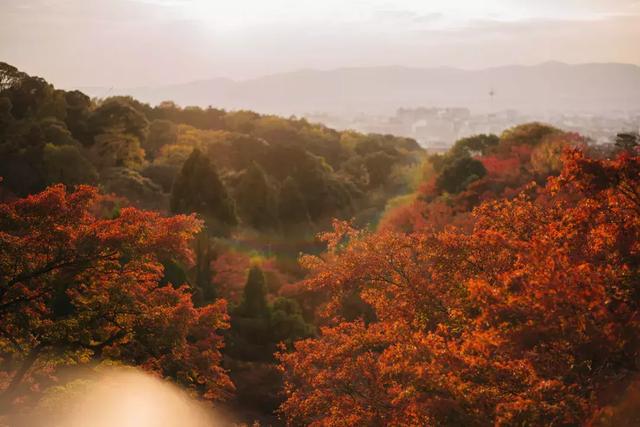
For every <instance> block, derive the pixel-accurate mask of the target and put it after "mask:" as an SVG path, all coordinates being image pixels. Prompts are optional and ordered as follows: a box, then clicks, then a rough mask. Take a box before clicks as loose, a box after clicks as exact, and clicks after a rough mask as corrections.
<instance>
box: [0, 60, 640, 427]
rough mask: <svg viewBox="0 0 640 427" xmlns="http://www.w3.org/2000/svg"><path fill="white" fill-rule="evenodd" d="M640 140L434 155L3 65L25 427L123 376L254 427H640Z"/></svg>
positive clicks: (10, 359) (16, 353)
mask: <svg viewBox="0 0 640 427" xmlns="http://www.w3.org/2000/svg"><path fill="white" fill-rule="evenodd" d="M639 142H640V140H639V138H638V135H636V134H628V133H627V134H620V135H619V137H618V140H617V143H616V145H615V146H614V147H608V148H603V147H597V146H593V145H590V144H589V141H587V140H585V139H584V138H582V137H581V136H580V135H577V134H573V133H567V132H564V131H562V130H559V129H556V128H553V127H550V126H547V125H544V124H540V123H531V124H526V125H521V126H518V127H515V128H512V129H510V130H508V131H506V132H504V133H503V134H502V135H477V136H473V137H470V138H465V139H462V140H460V141H458V142H457V143H456V144H455V145H454V146H453V147H452V148H451V149H450V150H449V151H448V152H446V153H442V154H428V153H426V152H425V151H424V150H422V149H421V148H420V147H419V145H418V144H417V143H416V142H415V141H413V140H411V139H406V138H399V137H394V136H390V135H374V134H371V135H364V134H360V133H356V132H351V131H343V132H338V131H335V130H332V129H329V128H327V127H325V126H322V125H318V124H312V123H308V122H307V121H306V120H304V119H298V118H295V117H291V118H280V117H276V116H267V115H259V114H256V113H253V112H250V111H233V112H227V111H224V110H218V109H215V108H208V109H201V108H196V107H186V108H182V107H178V106H177V105H175V104H173V103H171V102H165V103H162V104H160V105H158V106H155V107H152V106H149V105H147V104H143V103H140V102H137V101H136V100H134V99H131V98H123V97H114V98H108V99H89V98H88V97H87V96H85V95H84V94H82V93H80V92H78V91H63V90H57V89H55V88H54V87H53V86H52V85H50V84H48V83H47V82H46V81H45V80H43V79H41V78H38V77H33V76H29V75H27V74H25V73H22V72H20V71H19V70H17V69H16V68H14V67H12V66H10V65H8V64H0V177H2V181H1V182H0V202H1V204H0V409H2V412H3V413H2V414H0V420H2V419H3V417H4V420H8V421H7V422H10V423H13V424H14V425H21V424H20V423H21V422H22V423H23V424H22V425H28V424H24V423H25V422H26V421H24V420H23V419H22V418H21V416H22V415H23V414H24V413H27V412H28V411H29V410H30V409H31V408H34V407H38V406H42V405H46V404H47V403H48V402H49V403H50V402H51V401H54V402H56V401H57V400H56V396H59V395H64V394H66V393H78V392H79V390H80V391H81V390H82V387H83V382H82V381H80V380H79V379H78V378H79V376H82V375H84V374H85V373H86V372H90V371H95V370H99V369H101V367H103V366H107V365H111V364H123V365H132V366H136V367H140V368H141V369H144V370H147V371H150V372H154V373H156V374H157V375H159V376H160V377H162V378H165V379H167V380H170V381H172V382H174V383H177V384H179V385H180V386H182V387H183V388H185V389H187V390H189V392H190V393H192V394H193V395H194V396H197V397H199V398H201V399H203V400H208V401H211V405H214V406H216V407H224V408H226V409H227V410H229V411H232V412H235V413H237V417H236V418H237V420H238V421H241V422H247V423H251V422H253V421H254V420H258V421H260V422H261V423H263V424H264V425H280V424H287V425H292V426H298V425H316V426H325V425H330V426H362V425H371V426H382V425H397V426H424V425H444V426H462V425H464V426H475V425H477V426H489V425H501V426H503V425H504V426H535V425H554V426H574V425H593V426H625V425H629V426H632V425H638V423H640V409H639V408H640V382H639V379H638V378H639V377H638V373H639V371H640V341H638V339H637V337H638V335H639V332H640V330H639V329H640V318H639V316H638V311H639V309H640V276H639V269H640V263H639V261H640V240H639V237H640V157H639V154H640V153H639V152H638V144H639ZM328 230H332V231H328ZM316 235H317V237H318V238H316ZM16 414H17V415H16ZM21 419H22V421H21Z"/></svg>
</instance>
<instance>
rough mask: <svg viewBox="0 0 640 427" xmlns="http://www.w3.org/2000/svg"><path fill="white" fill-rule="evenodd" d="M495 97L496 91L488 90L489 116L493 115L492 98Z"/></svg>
mask: <svg viewBox="0 0 640 427" xmlns="http://www.w3.org/2000/svg"><path fill="white" fill-rule="evenodd" d="M494 96H496V91H495V90H493V88H491V89H489V114H493V97H494Z"/></svg>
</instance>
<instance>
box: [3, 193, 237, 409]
mask: <svg viewBox="0 0 640 427" xmlns="http://www.w3.org/2000/svg"><path fill="white" fill-rule="evenodd" d="M101 202H102V197H101V195H100V194H99V193H98V191H97V190H96V189H95V188H93V187H88V186H80V187H78V188H77V189H76V190H75V191H74V192H70V193H67V191H66V190H65V188H64V186H62V185H57V186H53V187H49V188H48V189H46V190H45V191H43V192H42V193H39V194H36V195H33V196H29V197H27V198H24V199H19V200H16V201H14V202H10V203H5V204H1V205H0V348H1V349H2V350H1V353H0V399H1V400H2V403H3V404H4V405H0V406H3V408H4V409H6V408H7V404H8V403H9V402H16V401H19V400H20V398H21V397H22V396H29V395H33V394H34V393H30V392H37V391H41V390H43V388H45V387H46V386H48V385H50V384H53V383H55V381H56V372H57V371H58V370H59V369H60V368H63V367H65V366H70V365H71V366H73V365H81V364H87V363H91V362H97V361H100V360H104V359H114V360H119V361H122V362H124V363H128V364H133V365H137V366H141V367H143V368H145V369H148V370H151V371H154V372H157V373H158V374H160V375H162V376H168V377H171V378H172V379H173V380H175V381H177V382H179V383H181V384H183V385H185V386H187V387H190V388H191V389H193V390H194V391H195V392H198V393H200V394H201V395H203V396H204V397H205V398H208V399H212V400H216V399H221V398H223V397H224V396H225V395H226V394H227V392H228V391H229V390H230V389H231V388H232V385H231V382H230V380H229V378H228V377H227V375H226V373H225V371H224V370H223V369H222V368H221V367H220V362H221V354H220V348H221V347H222V345H223V340H222V337H221V335H220V334H219V333H218V332H219V330H220V329H223V328H226V327H227V326H228V319H227V315H226V307H225V302H224V301H223V300H220V301H218V302H216V303H215V304H213V305H209V306H206V307H202V308H196V307H194V306H193V304H192V301H191V292H190V289H188V287H187V286H186V285H183V286H179V287H174V286H172V285H171V284H169V285H165V286H162V285H160V281H161V278H162V276H163V269H162V264H161V262H160V261H161V260H166V259H176V260H180V261H182V262H186V263H189V262H191V261H192V254H191V251H190V249H189V241H190V240H191V238H192V237H193V235H194V234H195V233H197V232H198V230H199V229H200V227H201V223H200V221H198V220H196V219H195V217H193V216H184V215H179V216H174V217H171V218H164V217H161V216H160V215H159V214H157V213H154V212H148V211H142V210H138V209H135V208H130V207H128V208H123V209H121V210H120V211H119V213H118V214H117V215H116V216H115V217H104V216H103V215H101V214H100V212H104V209H103V208H101V207H100V205H101ZM175 285H180V284H175Z"/></svg>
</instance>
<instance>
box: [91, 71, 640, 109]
mask: <svg viewBox="0 0 640 427" xmlns="http://www.w3.org/2000/svg"><path fill="white" fill-rule="evenodd" d="M80 89H81V90H82V91H84V92H86V93H88V94H90V95H92V96H99V97H104V96H109V95H131V96H133V97H135V98H138V99H140V100H143V101H145V102H149V103H151V104H157V103H159V102H161V101H164V100H173V101H175V102H176V103H178V104H179V105H183V106H186V105H199V106H207V105H213V106H215V107H222V108H227V109H252V110H257V111H260V112H268V113H277V114H302V113H306V112H331V113H357V112H362V113H369V114H373V113H384V114H387V113H391V112H393V111H395V110H396V109H397V108H398V107H417V106H441V107H456V106H461V107H469V108H471V109H473V110H475V111H480V112H481V111H486V110H488V109H490V108H491V109H507V108H515V109H518V110H521V111H524V112H536V113H539V112H544V111H566V112H578V111H584V112H603V111H611V110H630V109H640V67H638V66H636V65H627V64H615V63H608V64H580V65H568V64H564V63H559V62H547V63H543V64H540V65H535V66H505V67H495V68H487V69H482V70H461V69H456V68H446V67H443V68H406V67H368V68H340V69H335V70H328V71H319V70H301V71H295V72H290V73H280V74H274V75H269V76H265V77H260V78H255V79H250V80H242V81H234V80H230V79H223V78H217V79H211V80H202V81H194V82H190V83H185V84H177V85H168V86H158V87H137V88H128V89H118V88H115V89H107V88H80ZM491 90H493V91H494V92H495V96H494V99H493V104H492V105H491V100H490V97H489V92H490V91H491Z"/></svg>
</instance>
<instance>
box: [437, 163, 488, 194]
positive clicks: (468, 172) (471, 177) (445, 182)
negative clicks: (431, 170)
mask: <svg viewBox="0 0 640 427" xmlns="http://www.w3.org/2000/svg"><path fill="white" fill-rule="evenodd" d="M486 174H487V170H486V169H485V168H484V166H483V165H482V163H481V162H480V161H478V160H476V159H472V158H471V157H459V158H454V159H453V160H451V161H450V162H448V163H447V164H446V165H445V166H444V167H443V168H442V171H441V172H440V175H438V177H437V178H436V186H437V187H438V188H439V189H440V190H441V191H446V192H448V193H452V194H455V193H459V192H461V191H462V190H464V189H465V188H467V185H469V184H470V183H472V182H473V181H476V180H478V179H480V178H482V177H483V176H485V175H486Z"/></svg>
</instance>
